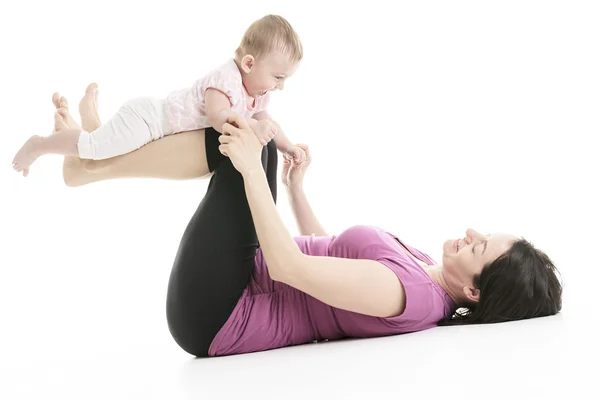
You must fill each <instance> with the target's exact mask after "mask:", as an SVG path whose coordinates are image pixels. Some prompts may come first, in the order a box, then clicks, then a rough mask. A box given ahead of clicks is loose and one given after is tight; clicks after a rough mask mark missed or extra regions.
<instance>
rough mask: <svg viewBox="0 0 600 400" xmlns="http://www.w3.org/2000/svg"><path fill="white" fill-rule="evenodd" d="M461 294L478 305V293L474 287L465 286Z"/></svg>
mask: <svg viewBox="0 0 600 400" xmlns="http://www.w3.org/2000/svg"><path fill="white" fill-rule="evenodd" d="M463 293H464V294H465V296H466V297H467V299H469V300H470V301H472V302H473V303H478V302H479V294H480V291H479V289H477V288H476V287H474V286H465V287H463Z"/></svg>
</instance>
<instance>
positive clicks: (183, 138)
mask: <svg viewBox="0 0 600 400" xmlns="http://www.w3.org/2000/svg"><path fill="white" fill-rule="evenodd" d="M97 94H98V92H97V85H95V84H92V85H90V86H88V89H87V90H86V94H85V96H84V97H83V99H82V100H81V102H80V103H79V112H80V114H81V121H82V125H83V129H85V130H86V131H88V132H91V131H93V130H95V129H96V128H97V126H98V125H99V124H100V118H99V117H98V109H97ZM52 101H53V103H54V105H55V106H56V107H57V111H58V113H59V114H60V116H61V117H62V119H63V123H64V124H66V126H68V127H77V126H78V124H77V123H76V122H75V121H74V120H73V118H72V117H71V115H70V113H69V110H68V103H67V101H66V99H65V98H64V97H60V95H58V94H55V95H54V96H53V98H52ZM208 174H209V170H208V164H207V162H206V152H205V146H204V130H196V131H190V132H183V133H178V134H176V135H171V136H167V137H164V138H162V139H159V140H156V141H154V142H151V143H149V144H147V145H145V146H143V147H142V148H140V149H138V150H135V151H133V152H131V153H129V154H124V155H122V156H118V157H114V158H110V159H107V160H99V161H95V160H81V159H79V158H77V157H65V159H64V163H63V178H64V181H65V183H66V184H67V186H71V187H74V186H82V185H85V184H88V183H92V182H98V181H103V180H107V179H117V178H136V177H146V178H159V179H173V180H183V179H195V178H201V177H204V176H206V175H208Z"/></svg>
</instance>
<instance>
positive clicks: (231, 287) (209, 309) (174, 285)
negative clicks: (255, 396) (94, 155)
mask: <svg viewBox="0 0 600 400" xmlns="http://www.w3.org/2000/svg"><path fill="white" fill-rule="evenodd" d="M218 137H219V133H218V132H216V131H215V130H213V129H207V131H206V135H205V143H206V155H207V159H208V165H209V166H210V171H211V172H212V171H214V175H213V177H212V178H211V181H210V184H209V186H208V190H207V192H206V195H205V196H204V198H203V199H202V201H201V202H200V205H199V206H198V209H197V210H196V212H195V214H194V215H193V217H192V219H191V221H190V222H189V224H188V226H187V228H186V230H185V232H184V234H183V238H182V240H181V244H180V245H179V250H178V252H177V256H176V258H175V262H174V265H173V269H172V271H171V276H170V279H169V287H168V293H167V320H168V324H169V330H170V331H171V334H172V335H173V338H174V339H175V341H176V342H177V343H178V344H179V345H180V346H181V348H183V349H184V350H185V351H187V352H188V353H190V354H193V355H196V356H207V355H208V349H209V347H210V344H211V342H212V341H213V339H214V337H215V335H216V334H217V332H218V331H219V329H221V327H222V326H223V324H224V323H225V322H226V321H227V319H228V318H229V316H230V315H231V312H232V311H233V309H234V307H235V305H236V304H237V302H238V300H239V298H240V296H241V294H242V292H243V290H244V288H245V287H246V285H247V284H248V282H249V280H250V278H251V275H252V272H253V269H254V257H255V255H256V249H257V247H258V239H257V236H256V232H255V229H254V223H253V221H252V215H251V213H250V208H249V206H248V202H247V200H246V194H245V190H244V182H243V179H242V176H241V175H240V174H239V173H238V172H237V171H236V169H235V168H234V167H233V165H232V163H231V161H230V160H229V159H228V158H226V157H224V156H223V155H222V154H221V153H220V152H219V150H218V147H219V141H218ZM161 140H165V139H161ZM262 158H263V166H264V167H265V168H266V174H267V179H268V180H269V186H270V187H271V190H272V191H273V198H274V200H275V199H276V185H277V179H276V173H277V149H276V147H275V143H274V142H271V143H269V144H268V145H267V146H266V147H265V148H264V149H263V153H262Z"/></svg>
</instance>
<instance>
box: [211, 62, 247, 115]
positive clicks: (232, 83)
mask: <svg viewBox="0 0 600 400" xmlns="http://www.w3.org/2000/svg"><path fill="white" fill-rule="evenodd" d="M202 89H203V90H202V95H203V96H204V97H206V91H207V90H208V89H215V90H218V91H219V92H221V93H223V94H224V95H225V96H227V98H229V103H230V104H231V106H232V107H233V106H234V105H236V104H238V103H239V102H240V100H241V97H242V82H241V79H240V77H239V76H236V74H234V73H232V72H230V71H228V70H224V69H217V70H214V71H212V72H210V73H209V74H208V75H207V76H206V77H205V78H204V82H203V85H202Z"/></svg>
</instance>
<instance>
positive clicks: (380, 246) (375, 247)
mask: <svg viewBox="0 0 600 400" xmlns="http://www.w3.org/2000/svg"><path fill="white" fill-rule="evenodd" d="M295 241H296V243H297V244H298V247H299V248H300V250H301V251H302V252H303V253H304V254H308V255H313V256H330V257H341V258H354V259H368V260H375V261H378V262H380V263H382V264H384V265H385V266H387V267H388V268H390V269H391V270H392V271H393V272H394V273H395V274H396V276H397V277H398V279H399V280H400V281H401V282H402V285H403V286H404V290H405V293H406V308H405V310H404V312H403V313H402V315H400V316H397V317H392V318H378V317H371V316H367V315H363V314H358V313H353V312H350V311H345V310H340V309H338V308H334V307H331V306H329V305H327V304H325V303H323V302H321V301H319V300H317V299H315V298H314V297H311V296H309V295H307V294H305V293H303V292H301V291H299V290H297V289H294V288H293V287H291V286H288V285H285V284H283V283H281V282H274V281H273V280H272V279H271V278H269V273H268V271H267V265H266V263H265V260H264V258H263V254H262V251H261V250H260V248H259V249H258V252H257V254H256V258H255V268H254V273H253V274H252V278H251V280H250V283H249V284H248V286H247V287H246V289H245V290H244V292H243V294H242V297H241V298H240V300H239V301H238V303H237V305H236V307H235V308H234V310H233V312H232V313H231V316H230V317H229V319H228V320H227V322H226V323H225V325H223V327H222V328H221V330H220V331H219V332H218V333H217V335H216V336H215V338H214V340H213V342H212V344H211V346H210V349H209V355H211V356H221V355H230V354H239V353H249V352H255V351H262V350H268V349H274V348H278V347H284V346H291V345H297V344H302V343H309V342H312V341H315V340H324V339H329V340H335V339H341V338H346V337H354V338H367V337H377V336H387V335H395V334H399V333H406V332H415V331H420V330H424V329H429V328H432V327H434V326H436V323H437V322H438V321H440V320H441V319H443V318H445V317H447V316H449V315H450V314H451V313H452V311H453V310H454V303H453V301H452V299H451V298H450V296H448V294H446V292H445V291H444V290H443V289H442V288H441V287H440V286H439V285H438V284H437V283H435V282H434V281H433V280H432V279H431V277H430V276H429V275H428V274H427V272H426V271H425V270H424V269H423V268H422V267H421V266H420V265H419V264H418V263H416V262H415V260H413V259H412V258H411V257H410V256H409V255H408V254H407V253H406V251H405V250H404V249H403V248H402V247H401V245H400V243H398V242H400V240H399V239H398V238H397V237H396V236H394V235H392V234H390V233H388V232H386V231H383V230H381V229H379V228H375V227H372V226H354V227H352V228H350V229H347V230H346V231H344V232H343V233H341V234H340V235H337V236H331V237H316V236H314V235H312V236H300V237H297V238H295ZM402 244H403V245H404V246H405V247H406V248H407V249H408V250H409V251H410V252H411V253H412V254H413V255H414V256H415V257H416V258H417V259H419V260H421V261H423V262H425V263H426V264H428V265H433V264H435V261H433V260H432V259H431V258H430V257H429V256H427V255H426V254H423V253H421V252H420V251H418V250H416V249H414V248H412V247H410V246H408V245H406V244H404V243H402Z"/></svg>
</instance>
